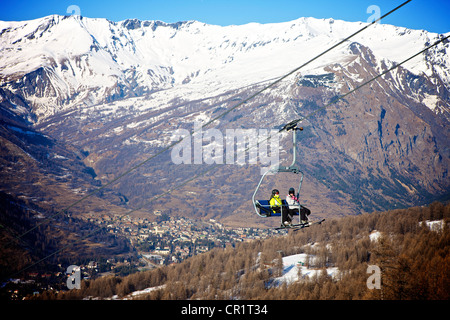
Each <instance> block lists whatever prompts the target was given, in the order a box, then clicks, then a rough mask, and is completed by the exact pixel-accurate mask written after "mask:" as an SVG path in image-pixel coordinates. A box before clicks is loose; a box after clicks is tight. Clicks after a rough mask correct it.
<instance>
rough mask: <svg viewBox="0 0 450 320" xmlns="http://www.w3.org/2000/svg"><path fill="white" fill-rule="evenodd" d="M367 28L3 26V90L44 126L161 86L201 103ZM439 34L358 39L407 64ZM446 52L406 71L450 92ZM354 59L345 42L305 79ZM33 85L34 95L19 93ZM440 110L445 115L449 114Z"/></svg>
mask: <svg viewBox="0 0 450 320" xmlns="http://www.w3.org/2000/svg"><path fill="white" fill-rule="evenodd" d="M362 26H363V23H358V22H356V23H350V22H345V21H337V20H333V19H314V18H300V19H298V20H295V21H291V22H286V23H278V24H256V23H251V24H247V25H242V26H227V27H220V26H214V25H207V24H204V23H201V22H197V21H188V22H180V23H175V24H166V23H164V22H159V21H139V20H126V21H122V22H118V23H115V22H111V21H108V20H105V19H89V18H80V17H77V16H69V17H63V16H57V15H53V16H48V17H45V18H42V19H37V20H32V21H24V22H0V30H1V34H0V47H1V50H0V61H1V64H0V77H1V78H0V84H1V85H2V89H3V90H8V91H10V92H11V93H13V94H18V95H20V96H22V97H23V98H25V99H26V100H27V101H29V105H31V106H32V108H33V113H34V114H36V115H37V116H38V119H42V117H45V116H46V115H49V114H54V113H56V112H58V111H60V110H61V109H64V108H67V107H71V106H76V105H86V106H91V105H94V104H98V103H104V102H109V101H112V100H116V99H119V98H124V97H133V96H144V95H149V94H151V93H152V92H155V91H158V90H163V89H171V88H176V90H174V91H175V92H174V93H173V94H172V97H173V96H183V95H185V94H189V98H190V99H193V98H204V97H205V96H207V95H208V94H211V93H218V92H224V91H226V90H230V89H236V88H240V87H244V86H247V85H252V84H254V83H257V82H260V81H264V80H268V79H272V78H275V77H278V76H281V75H283V74H284V73H286V72H288V71H290V70H292V69H293V68H294V67H296V66H298V65H299V64H301V63H303V62H305V61H307V60H309V59H310V58H312V57H314V56H315V55H317V54H318V53H319V52H322V51H323V50H325V49H326V48H328V47H330V46H331V45H332V44H335V43H336V42H337V40H340V39H343V38H345V37H346V36H348V35H349V34H351V33H353V32H355V31H356V30H358V29H360V28H361V27H362ZM438 37H439V35H438V34H435V33H429V32H426V31H423V30H409V29H405V28H400V27H395V26H391V25H381V24H378V25H375V26H374V27H372V28H369V29H368V30H367V31H365V32H363V33H361V34H360V35H357V36H356V37H355V38H354V39H352V41H354V42H358V43H360V44H362V45H364V46H367V47H369V48H370V49H371V50H372V52H373V54H374V55H375V56H376V57H377V61H378V63H379V64H380V66H379V67H381V64H382V63H383V62H384V63H386V64H387V65H390V64H392V62H400V61H402V60H403V59H405V58H407V57H409V56H411V55H412V54H414V53H416V52H417V51H418V50H420V49H422V48H423V47H424V46H425V45H426V44H430V43H433V42H434V41H435V40H436V39H438ZM448 50H449V49H448V46H440V47H438V48H435V49H433V50H432V51H431V52H429V53H428V54H427V55H424V56H421V57H419V58H417V59H415V60H414V61H411V62H409V63H408V64H406V65H405V68H407V69H408V70H409V71H411V72H412V73H414V74H417V75H419V74H422V73H424V74H426V75H427V76H428V77H433V76H436V79H439V80H440V81H443V82H444V84H445V86H446V87H447V88H449V87H450V71H449V70H450V60H449V59H448V55H449V52H448ZM348 55H349V49H348V45H343V46H341V47H340V48H338V49H336V50H334V51H333V52H331V53H329V54H327V55H326V56H324V57H323V58H321V59H319V60H318V61H317V62H315V63H313V64H311V65H310V66H308V67H307V69H305V70H302V71H301V72H302V73H303V74H320V73H323V67H325V66H328V65H329V64H330V63H336V62H338V63H340V62H342V63H345V60H346V59H348ZM436 81H438V80H436ZM27 84H29V85H31V86H33V87H34V90H31V91H30V90H29V88H28V90H23V86H26V85H27ZM205 84H207V87H208V88H207V89H206V90H205ZM21 89H22V90H23V91H24V92H21V91H22V90H21ZM192 95H194V96H192ZM425 103H426V104H427V105H428V106H429V107H430V108H432V109H435V108H438V110H439V106H440V105H441V104H440V102H439V98H438V97H436V96H427V98H426V101H425ZM436 105H438V107H436ZM442 112H444V113H446V114H447V115H448V109H446V110H445V109H444V110H442Z"/></svg>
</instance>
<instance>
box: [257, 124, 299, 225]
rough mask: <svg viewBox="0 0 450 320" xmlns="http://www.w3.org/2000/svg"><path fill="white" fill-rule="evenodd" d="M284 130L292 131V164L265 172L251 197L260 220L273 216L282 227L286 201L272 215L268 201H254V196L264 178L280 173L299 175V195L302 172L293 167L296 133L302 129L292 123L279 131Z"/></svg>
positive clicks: (295, 156) (295, 159) (295, 160)
mask: <svg viewBox="0 0 450 320" xmlns="http://www.w3.org/2000/svg"><path fill="white" fill-rule="evenodd" d="M282 130H286V131H290V130H292V142H293V148H292V151H293V159H292V163H291V165H290V166H287V167H286V166H278V167H272V168H270V169H269V170H267V171H266V172H265V173H264V174H263V175H262V177H261V180H260V181H259V183H258V186H257V187H256V189H255V192H253V196H252V202H253V207H254V209H255V212H256V214H257V215H258V216H260V217H262V218H267V217H273V216H278V215H279V216H280V220H281V225H283V210H285V208H288V204H287V202H286V200H284V199H283V200H282V206H281V210H280V212H278V213H274V212H273V211H272V208H271V206H270V204H269V200H256V194H257V192H258V190H259V188H260V187H261V184H262V182H263V181H264V179H265V177H266V176H267V175H268V174H269V173H270V174H276V173H281V172H286V173H293V174H299V175H300V182H299V185H298V189H297V190H298V191H297V196H298V195H299V194H300V189H301V187H302V182H303V172H302V171H301V170H300V168H299V167H298V166H296V165H295V163H296V162H297V138H296V131H297V130H299V131H302V130H303V128H301V127H300V128H297V122H295V121H293V122H291V123H288V124H286V125H285V126H284V127H283V128H282V129H281V130H280V132H281V131H282ZM300 208H301V206H300V203H299V205H298V212H299V213H298V220H299V222H298V223H299V224H300V223H301V221H300Z"/></svg>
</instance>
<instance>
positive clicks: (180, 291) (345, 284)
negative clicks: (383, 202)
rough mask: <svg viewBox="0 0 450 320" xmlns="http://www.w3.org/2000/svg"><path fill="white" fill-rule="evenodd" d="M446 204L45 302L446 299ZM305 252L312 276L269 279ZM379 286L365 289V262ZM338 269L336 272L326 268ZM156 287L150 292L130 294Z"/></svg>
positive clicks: (306, 233)
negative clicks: (378, 277)
mask: <svg viewBox="0 0 450 320" xmlns="http://www.w3.org/2000/svg"><path fill="white" fill-rule="evenodd" d="M449 222H450V204H447V205H443V204H441V203H437V202H435V203H433V204H431V205H430V206H428V207H414V208H409V209H402V210H393V211H387V212H383V213H379V212H374V213H371V214H363V215H360V216H349V217H344V218H340V219H336V220H327V221H325V222H324V223H323V224H322V225H316V226H311V227H310V228H305V229H302V230H300V231H297V232H291V233H289V234H288V235H286V236H280V237H276V238H269V239H265V240H263V241H253V242H248V243H242V244H240V245H238V246H237V247H236V248H227V249H217V248H216V249H214V250H212V251H210V252H208V253H205V254H200V255H197V256H195V257H192V258H190V259H188V260H186V261H184V262H183V263H180V264H176V265H172V266H167V267H161V268H158V269H155V270H152V271H146V272H140V273H135V274H132V275H130V276H127V277H123V278H122V277H103V278H99V279H96V280H91V281H83V282H82V285H81V289H80V290H72V291H69V292H65V293H58V294H57V295H55V294H53V293H45V294H43V295H41V297H40V298H44V299H48V298H50V299H83V298H86V297H93V298H103V299H106V298H111V297H113V296H115V297H114V298H118V299H121V298H132V297H134V298H139V299H268V300H271V299H283V300H285V299H302V300H305V299H443V300H448V299H449V298H450V252H449V251H450V232H449ZM299 253H304V254H306V255H307V256H308V257H309V258H308V259H307V260H306V261H307V267H308V268H309V270H318V272H315V275H314V276H312V277H307V276H304V275H301V274H299V275H298V280H296V281H294V282H291V283H287V282H284V283H283V282H279V283H277V282H276V281H274V279H275V278H277V277H280V276H282V275H283V273H284V272H286V270H283V267H282V259H281V258H282V257H287V256H290V255H294V254H299ZM369 265H375V266H378V267H379V268H380V269H381V289H372V290H370V289H368V286H367V282H368V278H369V277H370V275H371V274H370V273H367V271H368V266H369ZM332 267H333V268H337V269H336V270H338V271H337V272H335V273H334V275H333V276H330V275H328V274H327V272H326V270H327V268H332ZM146 288H153V290H148V291H147V294H141V295H134V296H131V295H130V294H131V293H132V292H136V291H138V290H143V289H146Z"/></svg>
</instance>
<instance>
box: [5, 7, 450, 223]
mask: <svg viewBox="0 0 450 320" xmlns="http://www.w3.org/2000/svg"><path fill="white" fill-rule="evenodd" d="M362 25H363V24H362V23H349V22H344V21H336V20H332V19H322V20H319V19H313V18H300V19H298V20H295V21H291V22H286V23H279V24H266V25H260V24H248V25H243V26H228V27H219V26H213V25H206V24H203V23H200V22H197V21H189V22H180V23H175V24H166V23H163V22H160V21H139V20H126V21H121V22H111V21H108V20H105V19H89V18H82V17H62V16H56V15H55V16H49V17H44V18H41V19H37V20H33V21H23V22H0V48H1V49H0V111H1V113H0V114H1V117H2V121H3V122H2V130H3V132H6V131H8V134H6V133H5V134H4V135H3V136H2V137H3V139H4V140H3V142H2V161H3V164H2V168H1V174H2V178H3V179H4V180H3V182H2V184H1V189H2V190H1V191H3V192H5V193H8V194H12V195H14V196H19V195H21V196H23V197H30V198H32V197H34V195H35V194H36V192H38V191H36V190H35V189H36V188H37V189H39V188H40V190H41V192H43V193H44V194H46V195H47V196H49V194H50V193H51V194H52V196H49V197H50V198H58V197H59V198H65V196H64V195H65V194H70V193H71V191H73V190H78V191H79V195H78V197H81V196H82V195H84V194H86V192H88V190H92V189H90V188H95V187H98V186H99V185H101V184H105V183H107V182H109V181H112V180H113V179H114V178H115V177H117V176H118V175H120V174H121V173H123V172H126V171H127V170H128V169H129V168H131V167H133V166H134V165H137V164H139V163H141V162H142V161H144V160H145V159H147V158H148V157H150V156H152V155H154V154H156V153H157V152H159V151H160V150H162V148H164V147H166V146H168V145H169V144H170V143H171V142H172V141H173V139H174V132H175V130H176V129H187V130H192V128H193V127H194V124H195V123H196V122H203V123H205V122H207V121H208V120H210V119H212V118H214V117H216V116H217V115H219V114H220V113H222V112H224V111H225V110H227V109H228V108H231V107H233V106H235V105H236V104H237V103H239V102H240V101H242V100H243V99H245V98H246V97H248V96H250V95H252V94H253V93H255V92H257V91H258V90H260V89H261V88H263V87H264V86H265V85H267V84H268V83H270V81H271V80H273V79H274V78H276V77H279V76H281V75H283V74H285V73H286V72H289V71H290V70H292V69H294V68H295V67H297V66H298V65H300V64H302V63H303V62H305V61H307V60H308V59H310V58H312V57H313V56H315V55H316V54H318V53H319V52H321V51H323V50H325V49H326V48H328V47H330V46H331V45H332V44H334V43H336V42H337V41H339V40H340V39H342V38H345V37H346V36H348V35H349V34H351V33H353V32H354V31H356V30H358V29H359V28H361V27H362ZM439 37H441V35H438V34H434V33H430V32H427V31H424V30H409V29H405V28H400V27H395V26H390V25H383V24H379V25H375V26H373V27H371V28H369V29H368V30H367V31H364V32H363V33H361V34H360V35H358V36H356V37H355V38H353V39H352V41H351V42H349V43H345V44H343V45H342V46H340V47H339V48H337V49H335V50H333V51H332V52H330V53H329V54H327V55H325V56H324V57H322V58H321V59H319V60H317V61H315V62H314V63H312V64H310V65H308V66H307V68H305V69H302V70H300V72H298V73H296V74H295V75H293V76H291V77H289V78H286V79H285V80H283V81H282V82H280V83H279V84H278V85H277V86H275V87H273V88H271V89H270V90H268V91H265V92H264V93H263V94H260V95H258V96H257V97H256V98H254V99H252V100H251V101H249V102H247V103H246V104H244V105H243V106H241V107H239V108H237V109H236V110H234V111H233V112H231V113H229V114H227V115H226V116H224V117H223V118H221V119H220V120H218V121H216V122H214V123H213V124H212V125H211V126H209V128H214V129H218V130H219V132H221V133H222V135H223V136H225V133H226V130H227V129H231V130H236V129H248V130H249V129H274V128H280V127H281V126H282V125H284V124H285V123H287V122H289V121H291V120H293V119H295V118H298V117H299V116H306V115H308V114H310V113H311V112H314V111H315V110H317V109H318V108H320V107H321V106H323V105H324V104H325V103H328V102H329V101H331V99H333V98H334V97H336V96H338V95H340V94H343V93H345V92H347V91H348V90H350V89H352V88H354V87H356V86H357V85H359V84H361V83H362V82H363V81H365V80H368V79H370V78H372V77H374V76H375V75H377V74H379V73H380V72H382V71H383V70H386V69H387V68H388V67H390V66H392V65H393V64H394V63H396V62H400V61H402V60H404V59H405V58H407V57H409V56H410V55H412V54H414V53H416V52H418V51H420V50H421V49H423V48H424V47H425V46H426V45H429V44H431V43H433V42H434V41H436V39H438V38H439ZM449 50H450V49H449V44H448V42H446V43H441V44H440V45H438V46H436V47H434V48H433V49H431V50H429V51H428V52H426V53H425V54H423V55H421V56H419V57H417V58H415V59H414V60H411V61H410V62H408V63H407V64H405V65H403V66H402V67H400V68H398V69H396V70H395V71H393V72H391V73H389V74H387V75H385V76H383V77H381V78H379V79H378V80H377V81H375V82H374V83H372V84H371V85H369V86H366V87H364V88H362V89H361V90H359V91H357V92H355V93H354V94H352V95H350V96H347V97H346V98H345V99H343V100H341V101H340V102H338V103H337V104H335V105H333V106H331V107H330V108H328V109H327V110H324V111H321V112H319V113H317V114H315V115H314V116H313V117H311V118H308V119H307V120H305V121H304V122H303V123H302V126H303V127H304V128H305V129H304V131H303V132H301V133H298V140H299V150H298V153H299V154H298V158H299V165H300V167H301V168H302V170H303V171H304V173H305V182H304V184H303V187H302V199H303V200H304V203H305V204H306V205H307V206H308V207H310V208H311V210H312V211H313V213H314V214H315V215H316V216H321V217H327V216H336V215H347V214H358V213H361V212H364V211H372V210H381V209H387V208H395V207H404V206H410V205H414V204H420V203H427V202H430V201H432V200H433V199H436V198H442V197H448V190H449V179H448V169H449V165H450V149H449V143H448V141H450V139H449V138H450V132H449V121H450V95H449V90H450V59H448V57H449ZM17 123H20V126H18V125H17ZM5 130H6V131H5ZM205 130H206V128H205ZM27 133H32V134H33V135H35V136H36V137H43V138H42V139H44V140H45V139H50V140H51V141H54V143H55V144H57V145H60V144H61V145H64V151H58V152H56V151H52V152H49V151H48V150H49V149H48V147H45V148H47V149H45V148H44V150H47V151H46V152H47V154H46V153H45V151H43V153H42V155H43V157H44V158H46V159H49V158H51V159H52V162H58V164H57V166H60V167H59V169H56V167H55V170H56V171H58V170H59V172H60V173H59V174H64V171H65V170H69V171H70V174H69V175H66V176H65V177H66V179H63V180H61V182H59V183H57V182H56V181H55V182H54V180H53V178H51V177H52V175H55V171H54V170H53V169H51V168H53V167H52V165H49V161H50V160H45V161H43V160H40V159H36V158H35V157H34V158H33V157H31V158H29V159H31V160H30V161H31V162H30V163H28V164H26V165H25V167H24V168H19V167H18V164H17V163H16V161H15V160H14V159H15V158H14V154H15V152H16V153H19V154H21V156H22V157H27V156H26V154H27V153H28V154H30V155H32V154H33V153H32V152H30V151H29V150H28V149H27V148H31V146H32V143H31V142H30V141H28V140H26V139H25V140H24V139H21V140H20V137H24V136H26V137H28V136H29V135H27ZM19 135H20V137H19ZM204 138H205V139H204V141H203V145H204V146H205V148H207V147H208V146H209V147H214V143H213V142H214V141H212V140H211V139H209V140H208V139H206V137H204ZM17 139H19V140H20V141H19V140H17ZM291 144H292V142H291V137H290V136H288V135H281V136H280V158H281V159H280V160H281V162H282V163H287V162H290V159H291V154H290V148H291ZM22 145H23V147H21V146H22ZM6 146H10V147H6ZM44 146H45V143H44ZM39 148H41V146H40V147H39ZM13 149H14V150H16V151H14V150H13ZM27 150H28V151H27ZM69 151H70V152H69ZM171 157H172V154H171V152H170V151H167V152H164V153H163V154H161V155H159V156H158V157H156V158H154V159H152V160H151V161H148V162H147V163H145V165H143V166H141V167H139V168H138V169H137V170H134V171H133V172H131V173H130V174H127V175H126V176H125V177H124V178H122V179H120V180H119V181H118V182H117V183H115V184H114V185H113V186H111V187H110V188H108V189H106V190H104V192H103V193H102V196H103V197H107V198H108V199H107V203H108V204H110V205H113V206H117V208H118V209H113V211H114V210H122V209H123V208H124V207H128V208H133V207H137V206H140V205H142V204H144V203H146V202H147V201H148V200H149V199H151V198H152V196H154V195H158V194H161V193H162V192H164V191H165V190H167V189H168V188H170V187H173V186H175V185H177V184H179V183H181V182H182V181H184V180H185V179H187V178H189V177H191V176H192V175H193V174H195V173H198V172H200V171H202V170H204V169H205V168H207V167H208V164H206V163H205V162H204V161H202V164H201V165H200V164H190V165H187V164H175V163H174V162H173V159H172V158H171ZM223 157H225V155H224V156H223ZM63 158H67V159H69V160H67V161H66V160H62V159H63ZM69 163H70V164H69ZM72 163H73V164H72ZM32 166H36V167H37V168H40V169H37V170H44V171H45V173H43V175H42V179H43V180H45V183H43V184H39V183H38V182H36V181H31V180H30V176H29V175H28V174H26V173H23V174H19V175H15V174H12V172H25V171H26V170H27V169H26V168H28V169H29V168H31V167H32ZM49 168H50V169H49ZM89 168H92V169H89ZM24 170H25V171H24ZM46 170H47V171H46ZM61 170H62V171H61ZM83 172H84V173H83ZM212 172H213V173H211V174H208V175H205V176H203V177H201V178H199V179H197V180H195V181H194V182H191V183H189V184H187V185H185V186H183V187H181V188H179V189H178V190H177V191H175V192H173V193H171V194H170V195H167V196H165V197H163V198H161V199H159V200H157V201H151V203H150V204H148V205H146V206H145V210H146V211H147V212H152V211H153V210H156V209H162V210H165V211H167V212H168V213H170V214H179V215H195V216H204V217H214V218H218V219H221V220H223V221H224V222H228V223H230V224H248V223H251V224H253V225H258V224H261V221H260V219H257V217H256V215H255V214H254V213H253V211H252V210H253V209H252V206H251V201H250V198H251V194H252V191H253V189H254V188H255V187H256V184H257V182H258V181H259V179H260V166H259V165H253V164H250V163H249V161H246V163H245V164H244V165H238V164H236V163H233V164H230V163H227V164H223V165H219V167H218V169H216V170H214V171H212ZM86 174H87V176H86ZM89 175H90V176H91V177H89ZM47 177H48V179H47ZM82 177H84V178H82ZM275 178H277V179H275ZM58 179H60V178H58ZM77 179H78V180H77ZM79 179H82V180H83V179H84V182H81V181H79ZM86 179H87V180H86ZM270 179H272V180H270ZM270 179H269V181H268V182H267V184H266V185H265V186H263V188H262V190H261V192H262V193H261V197H266V198H267V197H268V195H269V192H270V190H271V189H272V188H273V187H277V188H278V189H280V190H287V189H288V188H289V187H290V186H295V185H297V184H298V181H297V179H298V177H289V176H283V175H277V176H274V177H270ZM59 184H62V185H63V187H62V188H60V187H58V186H59ZM83 185H84V187H83ZM27 186H33V188H34V189H30V188H29V187H27ZM42 186H45V188H42ZM47 186H53V187H54V188H52V187H47ZM65 188H66V190H65ZM283 192H284V191H282V193H283ZM57 195H59V196H57ZM124 199H126V200H124ZM36 201H37V202H39V201H40V200H36ZM102 201H104V199H103V200H102ZM68 202H69V203H70V201H68ZM105 205H106V204H105ZM103 208H105V207H103ZM92 210H103V209H98V208H97V209H94V208H86V207H82V206H80V207H79V208H78V209H75V208H74V209H73V211H76V212H87V211H92ZM103 211H108V210H103ZM108 212H109V211H108ZM276 223H278V221H277V222H276ZM268 224H270V225H273V224H274V222H273V221H271V222H268Z"/></svg>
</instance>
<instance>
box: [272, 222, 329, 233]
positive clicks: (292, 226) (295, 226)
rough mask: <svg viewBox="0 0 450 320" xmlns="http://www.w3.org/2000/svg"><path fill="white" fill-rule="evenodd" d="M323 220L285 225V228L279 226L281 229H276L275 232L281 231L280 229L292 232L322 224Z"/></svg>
mask: <svg viewBox="0 0 450 320" xmlns="http://www.w3.org/2000/svg"><path fill="white" fill-rule="evenodd" d="M324 221H325V219H321V220H318V221H314V222H307V223H298V224H289V225H285V226H281V227H276V228H275V230H282V229H292V230H294V231H297V230H300V229H303V228H306V227H309V226H312V225H315V224H321V223H322V222H324Z"/></svg>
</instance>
